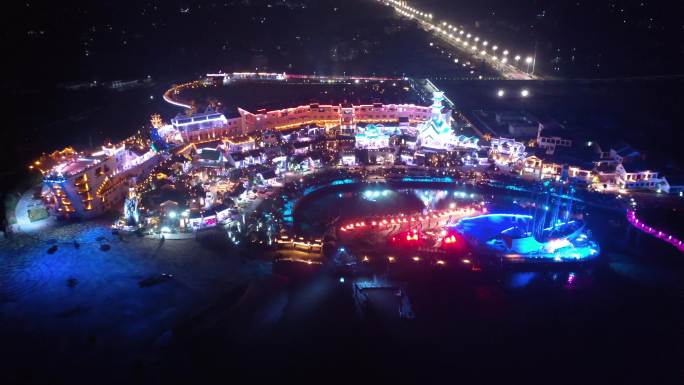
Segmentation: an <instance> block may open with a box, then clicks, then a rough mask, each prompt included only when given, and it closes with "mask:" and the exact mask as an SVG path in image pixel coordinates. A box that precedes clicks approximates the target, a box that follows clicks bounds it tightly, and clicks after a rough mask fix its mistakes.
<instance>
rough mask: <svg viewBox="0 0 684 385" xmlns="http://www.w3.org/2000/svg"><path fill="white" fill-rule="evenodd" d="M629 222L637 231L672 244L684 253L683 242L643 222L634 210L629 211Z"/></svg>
mask: <svg viewBox="0 0 684 385" xmlns="http://www.w3.org/2000/svg"><path fill="white" fill-rule="evenodd" d="M627 220H628V221H629V223H631V224H632V225H633V226H634V227H636V228H637V229H639V230H641V231H643V232H645V233H647V234H650V235H653V236H654V237H656V238H659V239H661V240H663V241H665V242H667V243H669V244H671V245H672V246H674V247H676V248H677V250H679V251H681V252H683V253H684V243H683V242H682V241H681V240H679V239H677V238H675V237H673V236H672V235H669V234H667V233H665V232H663V231H660V230H658V229H655V228H653V227H651V226H648V225H647V224H645V223H643V222H641V221H640V220H639V218H637V216H636V213H635V212H634V211H633V210H627Z"/></svg>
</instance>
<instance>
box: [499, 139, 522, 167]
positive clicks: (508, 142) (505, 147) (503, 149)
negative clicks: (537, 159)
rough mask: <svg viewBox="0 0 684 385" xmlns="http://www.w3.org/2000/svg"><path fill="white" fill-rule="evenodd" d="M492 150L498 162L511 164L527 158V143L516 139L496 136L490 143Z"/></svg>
mask: <svg viewBox="0 0 684 385" xmlns="http://www.w3.org/2000/svg"><path fill="white" fill-rule="evenodd" d="M490 151H491V154H492V158H493V159H494V162H496V163H497V164H510V163H515V162H518V161H520V160H522V159H525V156H526V155H527V153H526V152H525V144H524V143H522V142H518V141H516V140H515V139H509V138H495V139H492V141H491V143H490Z"/></svg>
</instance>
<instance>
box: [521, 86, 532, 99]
mask: <svg viewBox="0 0 684 385" xmlns="http://www.w3.org/2000/svg"><path fill="white" fill-rule="evenodd" d="M520 96H522V97H523V98H527V97H529V96H530V90H528V89H527V88H523V89H522V91H520Z"/></svg>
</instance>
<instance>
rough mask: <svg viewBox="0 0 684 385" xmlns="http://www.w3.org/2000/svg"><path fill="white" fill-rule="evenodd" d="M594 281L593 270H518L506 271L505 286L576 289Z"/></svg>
mask: <svg viewBox="0 0 684 385" xmlns="http://www.w3.org/2000/svg"><path fill="white" fill-rule="evenodd" d="M593 282H594V277H593V273H592V271H591V270H584V271H579V270H578V271H558V270H546V271H516V272H509V273H506V275H505V278H504V279H503V286H504V287H505V288H508V289H525V288H530V287H533V286H535V287H548V288H562V289H566V290H575V289H579V288H583V287H584V288H586V287H588V286H591V285H592V284H593Z"/></svg>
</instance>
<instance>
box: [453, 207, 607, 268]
mask: <svg viewBox="0 0 684 385" xmlns="http://www.w3.org/2000/svg"><path fill="white" fill-rule="evenodd" d="M535 223H536V222H535V216H532V215H522V214H486V215H480V216H477V217H472V218H465V219H462V220H461V221H459V222H458V223H457V224H456V225H455V229H456V231H458V232H459V233H461V234H463V235H464V238H465V239H466V240H468V241H469V242H470V243H471V244H474V245H481V247H483V248H484V249H486V250H489V251H492V252H494V253H495V254H498V255H501V256H502V257H503V258H504V260H506V261H510V262H532V261H537V262H538V261H546V262H577V261H586V260H589V259H593V258H596V257H598V255H599V253H600V248H599V245H598V243H596V242H595V241H593V240H592V239H590V233H589V232H588V231H587V229H586V226H585V225H584V223H583V222H582V221H568V222H563V223H557V224H556V225H555V226H551V227H546V228H543V229H542V236H543V238H542V240H539V239H537V238H535V236H533V233H532V231H531V230H533V229H534V226H535Z"/></svg>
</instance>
